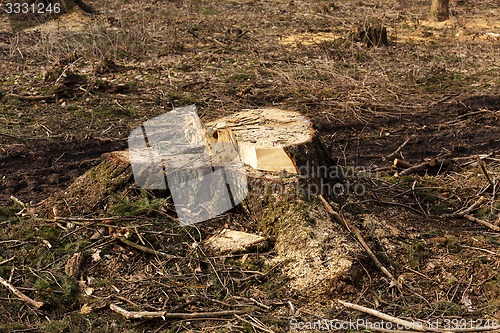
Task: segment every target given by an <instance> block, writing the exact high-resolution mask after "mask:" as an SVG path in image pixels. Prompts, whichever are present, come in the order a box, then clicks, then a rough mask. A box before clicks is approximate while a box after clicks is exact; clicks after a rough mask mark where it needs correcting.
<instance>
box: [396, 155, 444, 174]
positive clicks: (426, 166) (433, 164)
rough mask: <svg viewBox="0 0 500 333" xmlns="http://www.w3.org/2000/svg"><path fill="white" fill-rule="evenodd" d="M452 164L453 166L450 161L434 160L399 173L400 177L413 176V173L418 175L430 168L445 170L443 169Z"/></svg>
mask: <svg viewBox="0 0 500 333" xmlns="http://www.w3.org/2000/svg"><path fill="white" fill-rule="evenodd" d="M450 164H451V161H450V160H436V159H432V160H430V161H425V162H423V163H420V164H417V165H415V166H412V167H410V168H407V169H404V170H403V171H401V172H400V173H399V175H400V176H406V175H411V174H413V173H417V172H420V171H425V170H427V169H429V168H435V167H439V168H443V167H447V166H449V165H450Z"/></svg>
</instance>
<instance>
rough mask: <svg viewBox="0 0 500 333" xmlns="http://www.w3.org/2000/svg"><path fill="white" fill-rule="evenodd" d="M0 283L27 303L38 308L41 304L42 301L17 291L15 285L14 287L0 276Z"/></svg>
mask: <svg viewBox="0 0 500 333" xmlns="http://www.w3.org/2000/svg"><path fill="white" fill-rule="evenodd" d="M0 283H1V284H3V285H4V286H5V287H6V288H7V289H9V290H10V291H11V292H12V293H13V294H14V295H16V296H17V297H19V298H20V299H21V300H23V301H25V302H26V303H28V304H29V305H31V306H33V307H35V308H37V309H39V308H41V307H42V306H43V304H44V303H43V302H39V301H35V300H34V299H31V298H29V297H28V296H26V295H25V294H23V293H22V292H21V291H19V290H18V289H17V288H16V287H14V286H13V285H12V284H10V283H9V282H8V281H6V280H4V279H3V278H2V277H1V276H0Z"/></svg>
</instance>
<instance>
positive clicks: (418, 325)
mask: <svg viewBox="0 0 500 333" xmlns="http://www.w3.org/2000/svg"><path fill="white" fill-rule="evenodd" d="M338 302H339V303H340V304H342V305H343V306H345V307H348V308H350V309H353V310H356V311H360V312H364V313H367V314H369V315H372V316H374V317H377V318H380V319H382V320H385V321H388V322H391V323H393V324H396V325H398V327H403V328H405V329H413V330H415V331H418V332H456V333H460V332H486V331H498V330H499V329H500V325H497V326H484V327H481V326H479V327H465V328H446V329H445V328H434V327H429V325H427V324H425V323H424V322H419V321H415V322H411V321H408V320H404V319H400V318H397V317H393V316H390V315H388V314H385V313H383V312H380V311H377V310H375V309H370V308H367V307H365V306H362V305H357V304H353V303H349V302H345V301H342V300H338Z"/></svg>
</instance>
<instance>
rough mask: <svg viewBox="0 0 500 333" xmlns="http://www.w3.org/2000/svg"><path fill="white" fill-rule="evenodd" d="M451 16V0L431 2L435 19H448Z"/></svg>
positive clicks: (434, 0)
mask: <svg viewBox="0 0 500 333" xmlns="http://www.w3.org/2000/svg"><path fill="white" fill-rule="evenodd" d="M449 16H450V1H449V0H432V3H431V15H430V17H431V19H432V20H434V21H438V22H440V21H446V20H447V19H448V17H449Z"/></svg>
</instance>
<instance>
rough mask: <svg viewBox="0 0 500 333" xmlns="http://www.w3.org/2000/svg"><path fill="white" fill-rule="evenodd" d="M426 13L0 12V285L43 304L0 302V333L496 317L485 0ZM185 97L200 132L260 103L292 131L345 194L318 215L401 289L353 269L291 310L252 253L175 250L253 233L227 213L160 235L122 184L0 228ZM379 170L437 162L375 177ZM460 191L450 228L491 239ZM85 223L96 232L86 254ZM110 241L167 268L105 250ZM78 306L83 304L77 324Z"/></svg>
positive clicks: (499, 134)
mask: <svg viewBox="0 0 500 333" xmlns="http://www.w3.org/2000/svg"><path fill="white" fill-rule="evenodd" d="M89 2H90V1H89ZM428 2H429V1H423V0H417V1H409V0H401V1H382V0H373V1H370V2H363V1H354V0H340V1H337V2H332V1H320V0H317V1H297V0H293V1H284V0H275V1H258V0H244V1H243V0H242V1H240V0H234V1H208V0H207V1H201V0H192V1H181V0H179V1H156V2H148V1H142V0H138V1H117V0H106V1H103V2H100V3H97V2H94V4H95V6H96V7H97V8H98V9H99V10H100V11H101V12H102V13H101V14H100V15H97V16H90V15H86V14H82V13H80V12H78V11H76V12H73V13H71V14H68V15H63V16H61V17H60V18H58V19H56V20H51V21H48V22H45V23H42V24H38V25H34V26H32V27H30V28H27V29H26V28H23V29H22V30H19V31H17V30H18V26H17V22H16V18H15V17H8V16H7V15H3V14H2V15H1V16H0V227H1V228H2V233H0V245H1V246H0V277H2V278H4V279H6V280H9V281H10V282H11V283H12V284H13V285H15V286H16V287H18V288H20V289H21V290H22V291H23V292H25V293H26V294H27V295H29V296H30V297H33V298H35V299H37V300H40V301H44V302H46V306H44V307H42V308H41V309H34V308H31V307H29V306H28V305H26V304H24V303H23V302H22V301H20V300H19V299H17V298H16V297H15V296H14V295H13V294H11V293H10V292H9V291H8V290H7V289H5V288H3V287H1V288H0V332H4V331H5V332H25V331H40V332H89V331H93V332H105V331H106V332H167V331H169V332H170V331H171V332H179V331H192V332H202V331H207V332H209V331H227V332H236V331H241V332H247V331H248V332H251V331H268V332H270V331H276V332H282V331H283V332H284V331H289V330H290V329H291V328H294V327H298V326H297V325H295V324H294V323H295V322H293V321H292V322H291V320H292V318H295V319H296V320H297V321H298V322H301V323H302V324H304V325H306V324H305V323H307V322H312V321H315V320H320V319H324V318H327V319H330V320H346V321H349V320H356V319H363V320H365V323H366V322H369V321H371V322H375V321H376V318H374V317H369V316H367V315H366V314H363V313H360V312H356V311H353V310H346V308H345V307H343V306H341V305H339V304H338V303H337V300H338V299H343V300H346V301H350V302H353V303H357V304H360V305H363V306H366V307H370V308H374V309H377V310H378V311H381V312H384V313H387V314H390V315H392V316H396V317H399V318H406V319H408V320H414V321H420V322H426V321H427V322H428V323H432V322H436V321H437V322H439V324H440V326H439V328H445V327H444V326H441V325H446V323H448V325H456V324H457V323H461V324H463V325H465V326H463V327H467V328H470V327H476V326H482V325H484V324H490V325H491V324H498V321H499V320H500V271H499V266H500V258H499V256H500V251H499V250H498V246H499V245H500V239H499V235H500V233H499V232H498V228H500V198H499V193H498V184H499V180H500V155H499V152H500V75H499V73H500V8H499V6H498V3H497V0H485V1H481V2H478V1H465V3H464V4H460V3H455V1H452V3H451V12H452V16H451V17H450V19H449V20H447V21H445V22H441V23H434V22H430V21H429V20H428V19H427V14H428V9H429V4H428ZM0 8H2V9H3V7H0ZM370 25H372V26H379V25H381V26H384V27H386V29H387V34H388V41H389V43H388V45H379V46H370V45H368V44H369V43H367V42H366V41H363V40H360V39H358V38H357V37H358V36H359V31H362V30H363V29H364V27H367V26H370ZM189 104H196V105H197V107H198V111H199V114H200V118H201V120H202V121H203V122H207V121H211V120H214V119H217V118H219V117H222V116H226V115H229V114H232V113H234V112H236V111H241V110H242V109H252V108H260V107H276V108H281V109H287V110H294V111H298V112H300V113H302V114H303V115H305V116H307V117H308V118H309V119H311V120H312V122H313V123H314V124H315V127H316V128H317V130H318V131H319V134H320V136H321V139H322V140H323V142H324V143H325V145H326V147H327V148H328V151H329V152H330V153H331V156H332V157H334V158H335V159H336V160H337V162H338V164H339V165H341V166H343V167H344V168H345V170H349V177H350V180H351V181H353V182H356V183H360V184H362V185H363V189H364V190H363V193H357V194H353V193H346V194H345V195H342V196H340V197H339V198H337V199H336V202H337V203H338V206H339V210H340V211H341V212H342V214H344V216H346V217H347V218H349V219H350V220H351V223H353V224H356V225H357V227H358V228H359V229H360V230H361V231H362V232H363V234H364V235H365V238H366V239H367V241H368V243H369V244H370V245H371V247H372V248H373V249H374V252H375V254H376V255H377V257H378V258H379V259H380V260H381V262H382V263H383V264H384V265H385V266H387V267H388V268H389V270H390V271H391V272H392V273H393V274H394V276H396V277H397V278H398V280H399V281H400V282H401V283H402V287H401V288H395V287H394V286H391V285H390V281H389V280H387V279H386V277H385V276H384V274H382V273H381V272H380V271H379V269H378V268H377V267H376V266H375V265H374V264H373V263H371V262H370V259H369V257H368V255H367V256H366V260H363V261H361V262H360V263H359V264H360V267H362V270H361V271H360V272H358V273H357V274H356V276H355V277H351V279H349V280H348V281H347V280H346V281H343V285H342V288H330V289H325V290H323V291H322V292H320V293H314V295H310V294H308V293H307V292H305V291H297V290H293V288H290V287H289V281H287V280H286V278H284V275H283V274H281V272H280V267H274V266H270V265H269V260H268V259H269V258H271V257H273V255H274V250H273V249H272V247H271V248H269V249H263V250H262V251H257V252H256V253H251V254H249V255H248V256H246V257H245V259H244V260H242V259H243V257H244V255H239V256H234V257H221V256H209V255H206V254H205V253H204V252H203V250H200V249H198V248H197V247H196V244H200V243H202V241H203V240H204V239H205V238H206V237H207V236H208V235H210V234H211V233H213V232H214V230H217V229H218V228H219V227H220V226H223V225H224V224H225V225H229V226H235V225H236V226H240V227H241V228H244V229H245V230H247V231H252V232H259V231H261V230H259V229H258V226H257V225H258V223H255V221H253V219H254V217H252V216H249V215H248V214H247V213H245V212H244V211H242V210H241V209H235V210H234V211H231V212H230V213H229V214H226V215H224V216H223V217H221V218H220V219H216V220H214V221H211V222H210V223H208V224H203V225H199V226H197V227H190V228H181V227H180V226H178V225H177V224H176V223H174V222H173V221H172V220H171V219H170V217H169V216H167V215H165V213H164V211H163V210H162V209H161V208H162V207H163V205H164V204H165V201H166V199H164V198H158V197H156V196H155V195H154V194H153V193H147V192H141V191H139V190H131V191H130V192H128V193H126V195H125V196H122V197H120V198H117V199H116V200H115V202H114V206H112V207H99V208H96V211H95V214H93V215H89V216H75V218H81V219H82V220H80V221H78V220H75V221H73V222H75V223H74V225H73V228H69V227H68V225H66V223H65V222H61V221H59V222H58V223H55V222H57V221H53V220H49V219H42V218H36V217H33V216H23V214H19V212H20V211H21V210H24V212H26V211H29V209H30V208H31V207H36V206H37V205H38V204H40V202H43V200H45V199H47V198H48V197H49V196H50V195H52V194H53V193H56V192H58V191H61V190H64V189H65V188H66V187H67V186H69V185H70V184H71V183H72V182H73V181H74V180H75V179H76V178H77V177H79V176H81V175H82V174H84V173H85V172H86V171H88V170H89V169H90V168H91V167H93V166H95V165H97V164H98V163H99V161H100V160H101V157H100V156H101V154H103V153H105V152H110V151H113V150H120V149H125V148H126V147H127V136H128V135H129V133H130V131H131V130H132V129H133V128H135V127H137V126H140V125H141V124H142V123H143V122H144V121H145V120H147V119H150V118H152V117H155V116H157V115H160V114H163V113H165V112H168V111H169V110H171V109H172V108H173V107H177V106H184V105H189ZM398 148H400V149H398ZM395 152H396V153H395ZM478 157H479V158H480V160H481V162H478ZM395 158H398V159H403V160H405V161H407V162H409V163H413V164H418V163H421V162H423V161H426V160H429V159H434V158H437V159H446V160H450V161H453V163H452V165H451V166H450V167H449V168H443V169H439V170H433V171H432V172H428V173H423V174H410V175H407V176H401V177H397V176H395V172H396V171H397V170H396V169H395V168H394V167H393V165H392V164H393V160H394V159H395ZM481 164H482V166H483V168H481ZM488 177H489V180H488ZM490 181H491V183H490ZM12 197H14V198H16V199H15V200H13V199H12ZM480 197H484V199H481V204H479V205H478V206H477V207H474V209H472V210H471V211H468V212H467V213H468V214H469V215H472V216H474V217H476V218H478V219H480V220H481V221H489V222H490V223H491V224H492V226H493V229H492V228H488V227H485V226H484V225H482V224H480V223H476V222H474V221H470V220H467V219H465V218H464V217H463V215H464V214H462V215H460V214H455V216H452V215H453V213H456V212H458V213H460V212H463V210H464V209H467V208H468V207H471V206H473V204H474V203H475V202H477V201H478V200H479V198H480ZM105 217H109V219H110V220H109V221H106V220H105ZM368 217H369V218H368ZM95 218H98V219H97V220H96V219H95ZM118 218H121V219H118ZM99 219H101V220H99ZM115 219H118V220H115ZM89 221H93V222H89ZM96 221H97V222H96ZM103 221H104V222H103ZM110 221H114V222H110ZM66 222H67V221H66ZM103 223H114V227H113V228H111V227H110V228H109V229H110V230H111V229H113V231H106V235H104V236H102V237H99V236H97V237H95V239H92V236H93V235H95V232H96V230H99V228H102V227H103V226H102V224H103ZM118 227H119V228H118ZM117 228H118V229H120V231H116V229H117ZM495 228H497V230H495ZM138 230H139V231H138ZM130 231H131V232H132V233H133V235H134V237H136V238H134V239H135V240H136V241H137V242H143V243H144V244H148V245H150V246H152V247H153V248H155V249H156V250H158V251H162V252H166V253H173V254H176V255H178V256H180V257H182V259H181V260H179V261H176V260H166V259H164V258H158V257H156V256H154V255H151V254H149V255H148V254H147V253H143V252H141V251H138V250H136V249H133V248H129V247H127V246H126V245H124V244H121V243H119V242H118V241H117V240H116V237H115V236H116V234H115V233H119V232H125V233H127V232H130ZM137 237H138V240H137ZM144 240H145V241H144ZM74 253H83V254H84V256H85V259H84V263H83V268H82V270H83V272H82V274H81V276H80V277H81V281H77V280H78V279H74V278H73V277H68V276H67V274H65V272H64V268H65V264H66V262H67V261H68V259H69V258H70V257H71V256H72V255H73V254H74ZM256 272H259V273H256ZM111 301H113V302H121V305H122V306H123V307H129V308H130V309H142V310H149V311H156V310H159V309H160V310H161V309H163V310H167V311H169V312H186V313H187V312H214V311H222V310H229V309H231V310H232V309H239V308H242V307H244V306H249V305H252V306H255V307H256V309H254V311H253V312H252V313H247V314H240V315H237V316H229V317H225V318H209V319H206V320H186V319H175V320H166V321H165V320H163V319H154V320H147V319H138V320H135V321H134V320H126V319H125V318H123V316H121V315H119V314H116V313H114V312H112V311H110V310H109V308H108V307H107V306H108V305H109V303H110V302H111ZM85 304H87V305H88V304H93V305H92V306H91V309H90V310H87V312H86V311H82V307H83V306H84V305H85ZM87 309H88V308H87ZM453 323H454V324H453ZM294 325H295V326H294ZM304 327H305V326H304ZM454 327H455V326H448V328H454ZM358 330H360V329H358ZM310 331H313V330H312V329H311V330H310ZM353 331H356V330H353Z"/></svg>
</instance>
